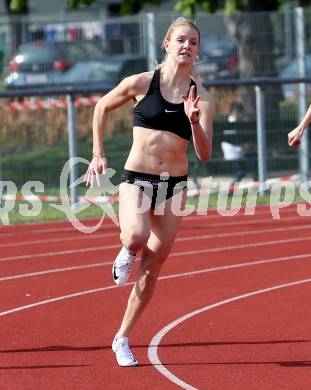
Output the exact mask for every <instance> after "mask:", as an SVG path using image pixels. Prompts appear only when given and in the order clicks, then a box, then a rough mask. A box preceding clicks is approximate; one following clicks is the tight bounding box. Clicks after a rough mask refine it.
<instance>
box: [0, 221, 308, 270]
mask: <svg viewBox="0 0 311 390" xmlns="http://www.w3.org/2000/svg"><path fill="white" fill-rule="evenodd" d="M306 228H310V225H307V226H306V225H303V226H301V227H300V226H291V227H286V228H274V229H272V228H271V229H261V230H257V231H242V232H233V233H218V234H208V235H203V236H188V237H178V238H177V239H176V241H177V242H182V241H188V240H205V239H208V238H215V237H218V238H219V237H233V236H239V235H251V234H261V233H265V232H267V233H268V232H275V231H279V232H281V231H291V230H300V229H304V230H305V229H306ZM304 240H305V241H308V240H311V237H299V238H291V239H284V240H276V241H264V242H259V243H258V242H256V243H249V244H242V245H232V246H228V247H217V248H210V249H204V250H202V251H200V252H199V253H205V252H206V251H207V252H215V251H216V252H218V251H219V250H221V249H223V250H231V249H239V248H245V247H247V246H249V247H256V246H263V245H274V244H282V243H286V242H295V241H297V242H299V241H304ZM119 247H120V244H113V245H102V246H96V247H88V248H82V249H68V250H63V251H56V252H42V253H33V254H28V255H19V256H7V257H0V262H5V261H16V260H26V259H34V258H40V257H52V256H58V255H68V254H74V253H85V252H96V251H99V250H106V249H115V248H119ZM190 253H191V252H187V254H190Z"/></svg>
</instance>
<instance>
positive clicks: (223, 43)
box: [196, 37, 239, 80]
mask: <svg viewBox="0 0 311 390" xmlns="http://www.w3.org/2000/svg"><path fill="white" fill-rule="evenodd" d="M199 59H200V61H199V62H198V64H197V65H196V67H197V70H198V72H199V73H200V75H201V77H202V78H203V79H206V80H213V79H230V78H237V77H238V75H239V61H238V55H237V47H236V45H235V43H234V42H233V41H232V40H231V39H229V38H219V37H202V39H201V43H200V53H199Z"/></svg>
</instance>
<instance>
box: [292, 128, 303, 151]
mask: <svg viewBox="0 0 311 390" xmlns="http://www.w3.org/2000/svg"><path fill="white" fill-rule="evenodd" d="M303 132H304V128H303V127H301V126H297V127H296V128H295V129H294V130H292V131H290V132H289V133H288V145H289V146H290V147H292V148H297V147H298V146H299V145H300V144H301V137H302V135H303Z"/></svg>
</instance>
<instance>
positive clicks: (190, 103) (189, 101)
mask: <svg viewBox="0 0 311 390" xmlns="http://www.w3.org/2000/svg"><path fill="white" fill-rule="evenodd" d="M182 98H183V101H184V109H185V113H186V115H187V117H188V118H189V121H190V122H197V121H198V120H199V113H200V108H199V107H198V103H199V100H200V96H195V86H194V85H193V86H192V87H191V88H190V92H189V95H188V96H183V97H182Z"/></svg>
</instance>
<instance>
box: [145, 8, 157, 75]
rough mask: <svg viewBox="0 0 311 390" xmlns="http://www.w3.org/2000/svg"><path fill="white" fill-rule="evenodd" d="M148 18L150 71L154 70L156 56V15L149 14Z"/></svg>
mask: <svg viewBox="0 0 311 390" xmlns="http://www.w3.org/2000/svg"><path fill="white" fill-rule="evenodd" d="M146 18H147V50H148V70H154V66H155V61H156V58H157V54H156V36H155V28H154V13H153V12H148V13H147V14H146Z"/></svg>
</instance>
